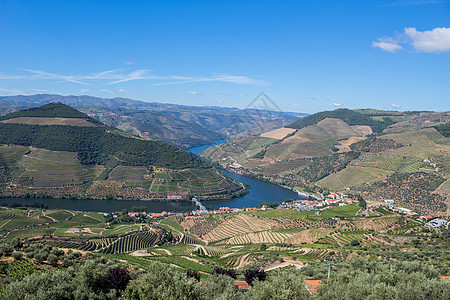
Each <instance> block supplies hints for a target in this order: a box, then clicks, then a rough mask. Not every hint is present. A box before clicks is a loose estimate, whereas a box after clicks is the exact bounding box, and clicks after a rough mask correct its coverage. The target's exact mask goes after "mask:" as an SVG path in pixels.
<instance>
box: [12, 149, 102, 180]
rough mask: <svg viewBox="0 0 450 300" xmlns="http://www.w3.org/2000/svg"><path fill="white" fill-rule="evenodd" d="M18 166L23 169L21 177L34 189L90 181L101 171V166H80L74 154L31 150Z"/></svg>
mask: <svg viewBox="0 0 450 300" xmlns="http://www.w3.org/2000/svg"><path fill="white" fill-rule="evenodd" d="M18 165H19V166H20V167H22V168H24V169H25V172H23V173H22V175H21V177H22V178H24V179H28V180H31V183H32V185H33V186H36V187H59V186H62V185H68V184H81V183H83V182H84V181H92V180H94V179H95V178H97V177H98V176H99V175H100V173H101V172H102V171H103V169H104V167H103V166H98V165H82V164H80V161H79V160H78V158H77V154H76V153H72V152H60V151H49V150H44V149H33V151H32V152H31V153H29V154H27V155H24V156H23V157H22V158H21V160H20V161H19V162H18Z"/></svg>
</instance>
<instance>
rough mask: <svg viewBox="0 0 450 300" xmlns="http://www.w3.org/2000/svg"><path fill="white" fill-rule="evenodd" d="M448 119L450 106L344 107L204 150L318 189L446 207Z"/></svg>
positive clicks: (226, 162) (424, 207) (429, 208)
mask: <svg viewBox="0 0 450 300" xmlns="http://www.w3.org/2000/svg"><path fill="white" fill-rule="evenodd" d="M449 121H450V113H449V112H390V111H379V110H348V109H338V110H335V111H325V112H320V113H317V114H313V115H310V116H307V117H304V118H302V119H299V120H297V121H295V122H293V123H292V124H290V125H287V126H286V127H283V128H279V129H276V130H273V131H269V132H265V133H263V134H260V135H255V136H251V137H245V138H241V139H236V140H233V141H232V142H229V143H226V144H222V145H217V146H214V147H211V148H209V149H207V150H206V151H204V152H203V153H202V156H204V157H206V158H208V159H211V160H213V161H217V162H220V163H222V164H223V166H225V167H229V166H231V165H232V164H234V163H235V164H234V165H233V166H236V163H237V164H238V165H240V166H241V168H239V169H238V172H243V173H246V174H250V175H253V176H257V177H264V178H267V179H270V180H271V181H273V182H277V183H280V184H284V185H289V186H291V187H293V188H296V189H297V190H304V191H307V192H313V193H317V194H318V195H319V194H321V193H323V192H325V191H348V190H351V191H352V192H353V193H358V194H361V195H363V196H364V197H366V198H368V199H370V198H377V197H379V198H393V199H395V200H399V201H400V202H403V203H404V204H405V205H409V206H410V207H411V208H415V209H418V210H421V211H424V212H425V211H426V212H433V213H436V212H440V213H444V212H445V211H446V209H447V205H448V200H447V199H448V195H449V194H450V181H449V180H448V179H449V174H450V158H449V156H450V139H449V138H448V122H449ZM235 170H236V169H235ZM394 182H396V184H394ZM400 182H401V184H400ZM418 182H422V183H423V185H419V184H417V183H418ZM406 191H410V192H406Z"/></svg>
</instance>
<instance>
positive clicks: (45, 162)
mask: <svg viewBox="0 0 450 300" xmlns="http://www.w3.org/2000/svg"><path fill="white" fill-rule="evenodd" d="M0 145H1V146H0V162H1V166H2V174H1V177H0V180H1V186H0V188H1V193H2V194H3V195H6V196H20V195H28V194H33V195H40V196H42V195H48V196H57V197H62V196H64V197H88V198H92V197H93V198H96V197H100V198H105V197H118V198H130V199H154V198H164V199H167V197H168V196H169V194H171V195H175V196H177V197H179V198H180V199H181V198H185V197H187V196H188V195H190V194H196V195H197V194H198V195H199V196H200V197H202V196H203V197H206V198H207V197H213V198H214V197H217V196H220V195H223V194H226V195H227V197H229V196H230V195H233V194H234V193H235V192H238V191H240V190H241V185H240V184H237V183H236V182H234V181H233V180H231V179H230V178H227V177H226V176H224V175H223V174H222V173H220V172H218V171H217V170H215V169H214V168H212V167H211V165H210V164H209V163H208V162H206V161H205V160H203V159H201V158H199V157H197V156H196V155H194V154H192V153H188V152H185V151H183V150H181V149H179V148H177V147H175V146H172V145H169V144H166V143H163V142H160V141H151V140H145V139H142V138H140V137H136V136H133V135H130V134H128V133H125V132H123V131H120V130H118V129H115V128H112V127H109V126H106V125H105V124H103V123H101V122H99V121H97V120H95V119H93V118H91V117H89V116H87V115H85V114H83V113H81V112H80V111H78V110H76V109H74V108H72V107H70V106H68V105H65V104H61V103H51V104H46V105H44V106H41V107H37V108H31V109H28V110H24V111H19V112H15V113H11V114H8V115H6V116H3V117H2V118H1V121H0ZM202 180H203V181H204V186H203V185H202V186H197V185H198V183H196V182H197V181H202ZM209 185H213V186H214V188H210V187H209ZM228 190H229V191H228Z"/></svg>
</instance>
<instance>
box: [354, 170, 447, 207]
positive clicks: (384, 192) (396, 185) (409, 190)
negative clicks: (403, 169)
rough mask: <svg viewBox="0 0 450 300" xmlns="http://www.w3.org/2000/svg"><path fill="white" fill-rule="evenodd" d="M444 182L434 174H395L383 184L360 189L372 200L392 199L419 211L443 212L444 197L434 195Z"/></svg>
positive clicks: (378, 183)
mask: <svg viewBox="0 0 450 300" xmlns="http://www.w3.org/2000/svg"><path fill="white" fill-rule="evenodd" d="M444 181H445V178H443V177H441V176H439V175H438V174H436V173H425V172H415V173H396V174H394V175H392V176H390V177H388V178H387V179H386V181H384V182H376V183H373V184H372V185H370V186H369V185H367V186H364V187H362V188H361V189H362V190H364V191H368V192H369V193H370V194H369V195H370V196H371V197H373V198H378V199H380V198H381V199H394V200H396V201H398V202H399V203H403V204H405V205H408V207H409V208H412V209H417V210H419V211H424V212H437V211H441V212H445V211H446V210H447V205H446V199H445V197H444V196H441V195H439V194H437V193H434V191H435V190H436V188H437V187H438V186H440V185H441V184H442V183H443V182H444Z"/></svg>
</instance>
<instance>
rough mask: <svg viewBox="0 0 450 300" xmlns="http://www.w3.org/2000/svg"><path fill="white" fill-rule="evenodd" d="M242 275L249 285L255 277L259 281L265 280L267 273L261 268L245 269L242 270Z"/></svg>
mask: <svg viewBox="0 0 450 300" xmlns="http://www.w3.org/2000/svg"><path fill="white" fill-rule="evenodd" d="M244 277H245V281H247V283H248V284H249V285H253V281H254V280H255V279H258V280H259V281H264V280H266V277H267V273H266V272H264V270H261V269H247V270H246V271H245V272H244Z"/></svg>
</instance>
